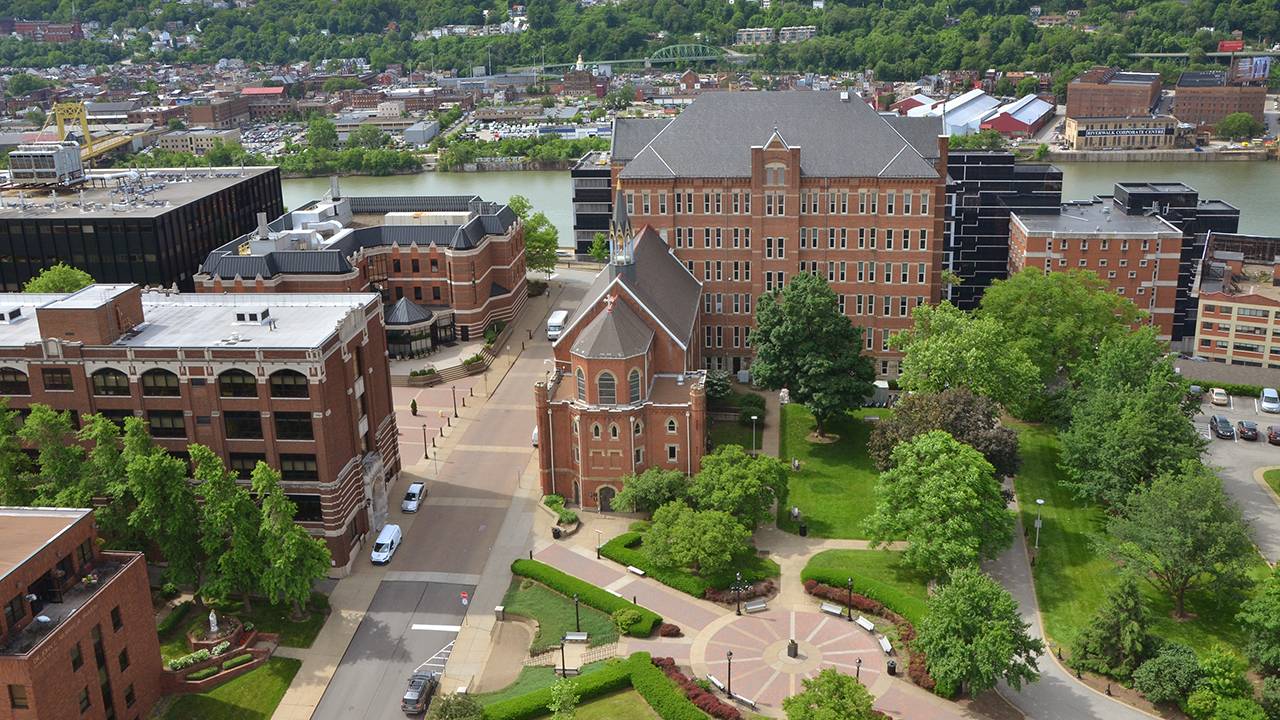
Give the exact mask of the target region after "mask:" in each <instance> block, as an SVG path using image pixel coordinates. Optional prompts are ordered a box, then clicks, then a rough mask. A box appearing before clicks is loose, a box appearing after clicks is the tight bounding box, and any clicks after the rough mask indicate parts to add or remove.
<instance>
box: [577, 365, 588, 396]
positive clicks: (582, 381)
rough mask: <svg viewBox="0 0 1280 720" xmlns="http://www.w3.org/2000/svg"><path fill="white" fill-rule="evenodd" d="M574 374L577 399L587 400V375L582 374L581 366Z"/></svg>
mask: <svg viewBox="0 0 1280 720" xmlns="http://www.w3.org/2000/svg"><path fill="white" fill-rule="evenodd" d="M576 375H577V376H578V399H579V400H581V401H583V402H586V401H587V376H586V375H583V374H582V368H578V372H577V373H576Z"/></svg>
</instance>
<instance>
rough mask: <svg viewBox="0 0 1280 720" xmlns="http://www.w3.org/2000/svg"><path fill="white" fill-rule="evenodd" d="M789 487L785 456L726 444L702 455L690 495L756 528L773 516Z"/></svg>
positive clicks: (708, 507) (703, 505) (703, 507)
mask: <svg viewBox="0 0 1280 720" xmlns="http://www.w3.org/2000/svg"><path fill="white" fill-rule="evenodd" d="M786 489H787V469H786V467H785V466H784V465H783V464H782V461H781V460H779V459H778V458H776V457H772V456H769V455H756V456H754V457H753V456H751V455H748V454H747V451H746V450H744V449H743V448H742V446H741V445H724V446H721V447H719V448H716V450H715V452H712V453H709V454H707V455H703V456H702V469H701V470H700V471H698V474H697V475H695V476H694V478H693V483H692V484H691V485H690V486H689V497H690V498H692V499H693V501H694V504H696V505H697V507H698V508H699V509H701V510H720V511H723V512H726V513H729V514H730V515H732V516H733V517H735V518H737V519H738V521H739V522H741V523H742V524H743V525H746V526H747V527H749V528H755V526H756V525H757V524H759V523H761V522H764V521H765V520H768V519H769V518H770V517H772V515H773V505H774V503H775V502H777V500H778V499H779V498H780V497H781V496H782V494H783V493H784V492H786Z"/></svg>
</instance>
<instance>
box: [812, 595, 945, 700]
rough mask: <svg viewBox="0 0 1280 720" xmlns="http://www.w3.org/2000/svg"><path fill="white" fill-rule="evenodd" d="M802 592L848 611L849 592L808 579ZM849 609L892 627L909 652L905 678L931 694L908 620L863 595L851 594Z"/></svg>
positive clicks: (923, 660)
mask: <svg viewBox="0 0 1280 720" xmlns="http://www.w3.org/2000/svg"><path fill="white" fill-rule="evenodd" d="M804 591H805V592H807V593H809V594H810V595H813V596H814V597H818V598H822V599H823V600H828V601H830V602H833V603H836V604H837V605H843V606H845V607H849V600H850V596H849V591H848V590H847V589H846V588H839V587H832V586H831V585H825V584H823V583H820V582H818V581H817V580H813V579H809V580H805V581H804ZM852 600H853V609H854V610H857V611H858V612H861V613H866V614H868V615H875V616H877V617H882V618H884V619H885V620H888V621H889V622H891V623H893V624H894V626H895V627H896V628H897V629H898V640H900V641H901V642H902V644H903V645H905V646H906V647H907V649H908V650H909V651H910V656H911V657H910V661H909V662H908V663H907V676H908V677H910V678H911V681H912V682H914V683H915V684H916V685H919V686H920V687H922V688H924V689H925V690H929V691H932V690H933V688H934V685H935V683H934V680H933V677H932V676H931V675H929V670H928V659H927V658H926V657H925V654H924V653H923V652H921V651H919V650H916V649H914V648H913V647H912V643H913V641H914V640H915V639H916V626H915V625H913V624H912V623H911V621H910V620H908V619H906V618H905V617H903V616H901V615H899V614H898V613H896V612H894V611H893V610H892V609H890V608H889V607H886V606H885V604H884V603H882V602H880V601H879V600H875V599H873V598H869V597H867V596H865V595H859V594H858V593H853V596H852Z"/></svg>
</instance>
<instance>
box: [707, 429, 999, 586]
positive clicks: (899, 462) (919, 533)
mask: <svg viewBox="0 0 1280 720" xmlns="http://www.w3.org/2000/svg"><path fill="white" fill-rule="evenodd" d="M892 461H893V462H892V467H891V468H890V469H889V470H886V471H885V472H883V473H881V474H880V477H879V479H878V480H877V483H876V509H875V512H873V513H872V514H871V515H870V516H869V517H868V518H867V520H866V528H867V534H868V538H869V539H870V540H871V544H872V547H876V546H878V545H884V544H888V543H889V542H892V541H894V540H897V539H903V538H905V539H906V541H907V549H906V550H905V551H904V553H903V561H904V562H905V563H906V564H908V565H910V566H912V567H915V568H918V569H920V570H923V571H925V572H928V573H929V574H930V575H931V576H933V577H943V576H945V575H946V574H947V573H948V572H950V571H952V570H955V569H956V568H960V567H966V566H970V565H976V564H977V563H978V562H979V561H980V560H984V559H990V558H993V557H995V556H996V555H997V554H999V553H1000V551H1001V550H1003V549H1004V548H1006V547H1008V546H1009V543H1010V542H1012V540H1013V516H1012V515H1010V514H1009V512H1008V511H1007V510H1006V509H1005V500H1004V497H1003V496H1002V495H1001V494H1000V483H999V482H998V481H997V480H996V478H995V475H994V470H993V468H992V467H991V463H989V462H987V460H986V458H984V457H982V454H981V453H979V452H978V451H977V450H974V449H973V448H971V447H969V446H968V445H964V444H962V443H960V442H958V441H956V439H955V438H953V437H951V435H949V434H947V433H946V432H945V431H943V430H931V431H929V432H927V433H925V434H923V435H918V436H916V437H915V438H913V439H911V440H908V441H906V442H904V443H901V444H899V445H898V446H897V447H896V448H895V449H894V451H893V456H892ZM695 496H696V493H695Z"/></svg>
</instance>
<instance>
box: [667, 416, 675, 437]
mask: <svg viewBox="0 0 1280 720" xmlns="http://www.w3.org/2000/svg"><path fill="white" fill-rule="evenodd" d="M667 432H668V433H671V434H672V435H674V434H675V432H676V419H675V418H667Z"/></svg>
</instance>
